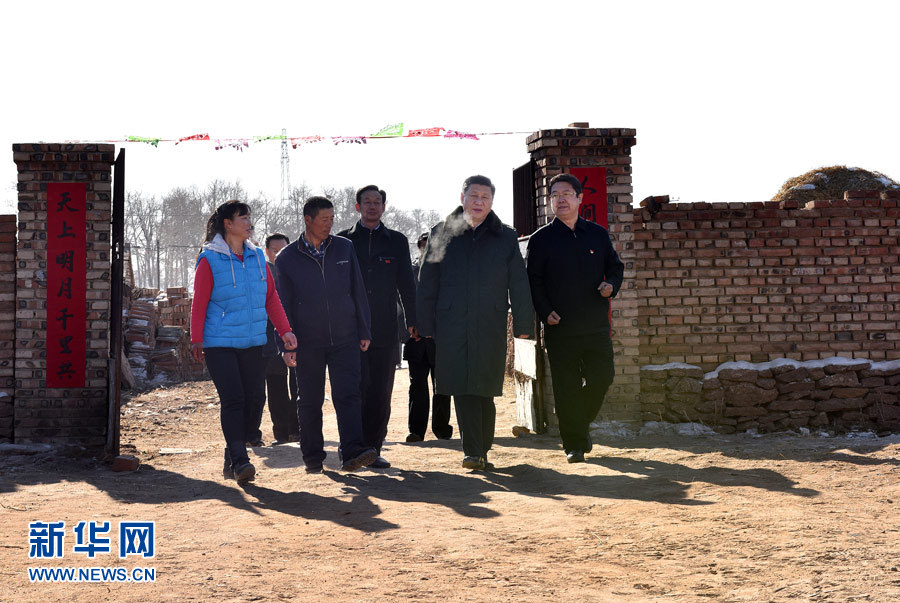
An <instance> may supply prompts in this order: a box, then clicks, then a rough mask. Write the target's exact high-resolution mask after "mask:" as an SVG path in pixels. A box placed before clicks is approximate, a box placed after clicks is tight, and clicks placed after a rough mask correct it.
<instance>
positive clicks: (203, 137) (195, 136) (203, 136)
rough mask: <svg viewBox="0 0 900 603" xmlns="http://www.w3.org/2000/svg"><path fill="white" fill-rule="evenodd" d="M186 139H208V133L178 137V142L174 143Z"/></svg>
mask: <svg viewBox="0 0 900 603" xmlns="http://www.w3.org/2000/svg"><path fill="white" fill-rule="evenodd" d="M187 140H209V134H194V135H193V136H185V137H184V138H179V139H178V142H176V143H175V144H178V143H179V142H185V141H187ZM154 146H156V145H154Z"/></svg>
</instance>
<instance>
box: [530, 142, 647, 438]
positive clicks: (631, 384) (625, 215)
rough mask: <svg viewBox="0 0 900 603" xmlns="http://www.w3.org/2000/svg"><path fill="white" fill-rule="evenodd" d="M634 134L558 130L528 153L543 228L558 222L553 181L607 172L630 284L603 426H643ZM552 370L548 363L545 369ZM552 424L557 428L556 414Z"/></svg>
mask: <svg viewBox="0 0 900 603" xmlns="http://www.w3.org/2000/svg"><path fill="white" fill-rule="evenodd" d="M635 134H636V131H635V130H634V129H632V128H590V127H588V124H572V125H571V126H570V127H568V128H563V129H559V130H540V131H538V132H534V133H533V134H532V135H531V136H529V137H528V139H527V140H526V143H527V145H528V152H529V153H531V157H532V159H533V160H534V163H535V176H534V177H535V183H534V185H535V190H536V192H537V199H538V200H537V207H536V213H537V225H538V227H540V226H543V225H544V224H547V223H548V222H550V221H552V220H553V212H552V210H551V209H550V199H549V195H550V187H549V182H550V178H552V177H553V176H555V175H556V174H560V173H565V172H568V171H569V168H577V167H592V166H598V167H605V168H606V174H607V178H606V193H607V210H608V220H609V233H610V236H611V237H612V241H613V246H614V247H615V249H616V252H617V253H618V254H619V257H620V258H621V259H622V262H624V263H625V283H624V285H623V286H622V289H621V290H620V291H619V294H618V295H617V296H616V298H615V299H614V300H613V304H612V307H613V311H612V328H613V333H612V336H613V349H614V351H615V362H616V378H615V382H614V383H613V386H612V388H611V389H610V391H609V393H608V394H607V396H606V402H605V403H604V405H603V408H602V410H601V411H600V417H598V419H599V420H617V421H640V419H641V408H640V401H639V399H638V397H639V395H640V376H639V367H640V364H639V354H638V326H637V290H636V289H635V283H634V276H635V273H634V243H633V241H634V239H633V237H634V235H633V232H632V222H633V220H634V213H633V209H632V202H633V201H634V199H633V198H632V192H633V189H632V186H631V147H632V146H634V145H635V143H636V140H635ZM545 366H548V367H549V363H545ZM544 383H545V387H544V389H543V391H544V400H545V406H552V402H551V401H552V399H553V392H552V390H551V389H550V387H549V385H550V380H549V378H545V379H544ZM547 419H548V420H549V421H552V422H555V417H553V416H552V409H549V408H548V409H547Z"/></svg>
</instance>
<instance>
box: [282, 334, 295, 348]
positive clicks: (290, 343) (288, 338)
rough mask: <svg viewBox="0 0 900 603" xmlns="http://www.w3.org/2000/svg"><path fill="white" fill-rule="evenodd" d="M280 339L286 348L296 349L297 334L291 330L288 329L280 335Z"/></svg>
mask: <svg viewBox="0 0 900 603" xmlns="http://www.w3.org/2000/svg"><path fill="white" fill-rule="evenodd" d="M281 341H283V342H284V347H285V348H286V349H288V350H296V349H297V336H296V335H294V334H293V333H292V332H290V331H288V332H287V333H285V334H284V335H282V336H281Z"/></svg>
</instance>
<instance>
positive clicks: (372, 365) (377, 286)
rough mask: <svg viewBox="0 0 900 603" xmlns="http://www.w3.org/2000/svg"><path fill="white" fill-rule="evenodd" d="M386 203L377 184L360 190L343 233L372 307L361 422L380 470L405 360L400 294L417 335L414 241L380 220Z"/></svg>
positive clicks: (412, 333) (364, 360)
mask: <svg viewBox="0 0 900 603" xmlns="http://www.w3.org/2000/svg"><path fill="white" fill-rule="evenodd" d="M386 202H387V194H386V193H385V192H384V191H383V190H380V189H379V188H378V187H377V186H375V185H374V184H370V185H368V186H364V187H363V188H361V189H359V190H358V191H357V192H356V211H358V212H359V221H358V222H357V223H356V224H354V225H353V226H352V227H351V228H348V229H347V230H344V231H341V232H339V233H338V236H341V237H346V238H348V239H350V240H351V241H353V246H354V248H355V249H356V257H357V259H358V260H359V266H360V270H361V272H362V277H363V282H365V284H366V294H367V297H368V300H369V309H370V310H371V312H372V345H371V346H370V347H369V349H368V350H365V351H363V353H362V375H363V378H362V424H363V436H364V440H365V443H366V446H371V447H372V448H374V449H375V452H376V453H377V454H378V458H377V459H376V460H375V462H374V463H372V464H371V465H369V467H373V468H376V469H386V468H388V467H390V466H391V464H390V462H388V461H387V459H385V458H384V457H383V456H381V445H382V444H383V443H384V438H385V437H386V436H387V428H388V421H389V420H390V418H391V393H392V392H393V389H394V371H395V369H396V366H397V364H399V363H400V339H399V328H398V322H399V320H398V316H397V298H398V294H399V298H400V301H401V302H402V304H403V312H404V318H405V320H406V324H407V327H408V329H409V334H410V336H413V337H415V336H417V332H416V327H415V320H416V319H415V316H416V310H415V295H416V286H415V280H414V278H413V273H412V263H411V262H410V258H409V241H408V240H407V239H406V236H405V235H403V234H402V233H399V232H397V231H396V230H391V229H390V228H388V227H387V226H385V225H384V224H383V223H382V222H381V216H382V215H383V214H384V209H385V204H386Z"/></svg>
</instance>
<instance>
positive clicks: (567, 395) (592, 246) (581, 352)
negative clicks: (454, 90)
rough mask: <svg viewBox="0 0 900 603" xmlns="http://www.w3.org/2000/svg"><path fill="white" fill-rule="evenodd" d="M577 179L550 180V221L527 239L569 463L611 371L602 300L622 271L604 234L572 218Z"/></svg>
mask: <svg viewBox="0 0 900 603" xmlns="http://www.w3.org/2000/svg"><path fill="white" fill-rule="evenodd" d="M581 200H582V191H581V182H579V181H578V179H577V178H576V177H575V176H572V175H571V174H558V175H556V176H554V177H553V178H552V179H551V180H550V205H551V208H552V209H553V213H554V214H555V215H556V217H555V218H554V219H553V221H552V222H550V223H549V224H547V225H546V226H543V227H541V228H540V229H538V230H537V232H535V233H534V234H533V235H531V238H530V239H529V241H528V279H529V281H530V283H531V297H532V300H533V301H534V308H535V310H536V311H537V314H538V318H540V319H541V320H542V321H543V322H544V324H545V327H544V340H545V342H546V346H547V354H548V356H549V359H550V376H551V377H552V378H553V399H554V401H555V405H556V416H557V418H558V419H559V434H560V437H561V438H562V443H563V448H564V449H565V451H566V458H567V460H568V461H569V462H570V463H583V462H584V454H585V453H586V452H590V450H591V448H592V443H591V434H590V426H591V422H592V421H593V420H594V419H595V418H596V417H597V413H598V412H599V411H600V406H601V405H602V404H603V398H604V397H605V396H606V392H607V390H608V389H609V386H610V385H611V384H612V381H613V376H614V374H615V372H614V367H613V349H612V341H611V340H610V324H609V300H610V298H612V297H615V295H616V293H618V292H619V288H620V287H621V286H622V276H623V274H624V271H625V266H624V265H623V264H622V262H621V260H619V256H618V254H616V251H615V249H613V246H612V241H610V238H609V233H607V231H606V229H605V228H603V227H602V226H600V225H599V224H595V223H593V222H588V221H587V220H584V219H583V218H580V217H579V216H578V208H579V206H580V205H581Z"/></svg>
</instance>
